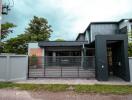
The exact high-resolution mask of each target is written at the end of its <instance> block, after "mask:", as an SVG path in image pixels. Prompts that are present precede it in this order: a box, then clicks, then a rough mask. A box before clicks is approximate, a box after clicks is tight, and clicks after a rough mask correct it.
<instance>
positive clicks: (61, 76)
mask: <svg viewBox="0 0 132 100" xmlns="http://www.w3.org/2000/svg"><path fill="white" fill-rule="evenodd" d="M59 63H60V62H59ZM59 65H60V64H59ZM61 78H62V66H61Z"/></svg>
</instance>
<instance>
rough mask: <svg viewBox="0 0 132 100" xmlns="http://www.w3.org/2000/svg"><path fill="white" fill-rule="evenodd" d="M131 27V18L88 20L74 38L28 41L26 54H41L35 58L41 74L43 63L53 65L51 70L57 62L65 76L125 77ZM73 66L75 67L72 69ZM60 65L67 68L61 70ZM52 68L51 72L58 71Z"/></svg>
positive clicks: (101, 78)
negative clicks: (68, 39) (108, 20)
mask: <svg viewBox="0 0 132 100" xmlns="http://www.w3.org/2000/svg"><path fill="white" fill-rule="evenodd" d="M131 31H132V19H122V20H120V21H118V22H91V23H90V24H89V26H88V27H87V28H86V30H85V31H84V32H83V33H80V34H79V35H78V36H77V38H76V40H75V41H63V42H57V41H40V42H38V43H29V48H28V54H29V56H33V55H36V56H39V57H41V59H39V60H38V62H39V65H41V66H42V65H43V71H44V74H45V73H46V72H45V70H46V69H45V68H46V66H52V67H50V68H54V69H53V70H55V69H57V68H58V67H57V66H61V67H60V68H59V70H61V73H60V75H61V77H62V76H66V75H65V74H67V75H69V74H71V76H72V75H73V74H75V76H76V74H77V76H81V77H83V76H85V77H87V76H90V77H91V76H93V77H95V78H96V79H97V80H99V81H107V80H108V79H109V77H110V76H111V74H112V75H114V76H116V77H120V78H122V79H124V80H126V81H129V80H130V75H129V64H128V54H127V52H128V50H127V49H128V36H127V33H130V32H131ZM62 66H64V67H62ZM69 66H70V67H69ZM74 67H76V68H77V70H78V71H74V70H75V69H73V68H74ZM62 68H66V69H69V70H68V71H66V69H64V70H65V71H64V70H63V69H62ZM70 68H71V69H70ZM36 69H37V68H36ZM47 70H49V69H47ZM53 70H52V71H51V73H59V72H53ZM72 70H73V71H72ZM63 71H64V73H62V72H63ZM70 71H71V73H69V72H70ZM47 73H49V72H47ZM84 73H86V74H84ZM63 74H64V75H63ZM45 76H46V75H45ZM53 76H55V75H53ZM58 76H59V75H58Z"/></svg>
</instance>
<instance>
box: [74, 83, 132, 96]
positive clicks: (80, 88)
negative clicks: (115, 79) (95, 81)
mask: <svg viewBox="0 0 132 100" xmlns="http://www.w3.org/2000/svg"><path fill="white" fill-rule="evenodd" d="M75 91H76V92H78V93H101V94H132V86H130V85H75Z"/></svg>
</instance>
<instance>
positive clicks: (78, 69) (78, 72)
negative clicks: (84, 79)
mask: <svg viewBox="0 0 132 100" xmlns="http://www.w3.org/2000/svg"><path fill="white" fill-rule="evenodd" d="M80 58H81V57H80ZM80 58H79V62H81V61H80ZM79 66H80V65H79ZM79 66H78V78H79Z"/></svg>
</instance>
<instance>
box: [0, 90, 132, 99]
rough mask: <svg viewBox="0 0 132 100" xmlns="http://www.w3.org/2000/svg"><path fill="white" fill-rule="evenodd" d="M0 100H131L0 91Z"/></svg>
mask: <svg viewBox="0 0 132 100" xmlns="http://www.w3.org/2000/svg"><path fill="white" fill-rule="evenodd" d="M0 100H132V95H112V94H107V95H103V94H78V93H75V92H72V91H67V92H55V93H54V92H42V91H41V92H30V91H22V90H13V89H0Z"/></svg>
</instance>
